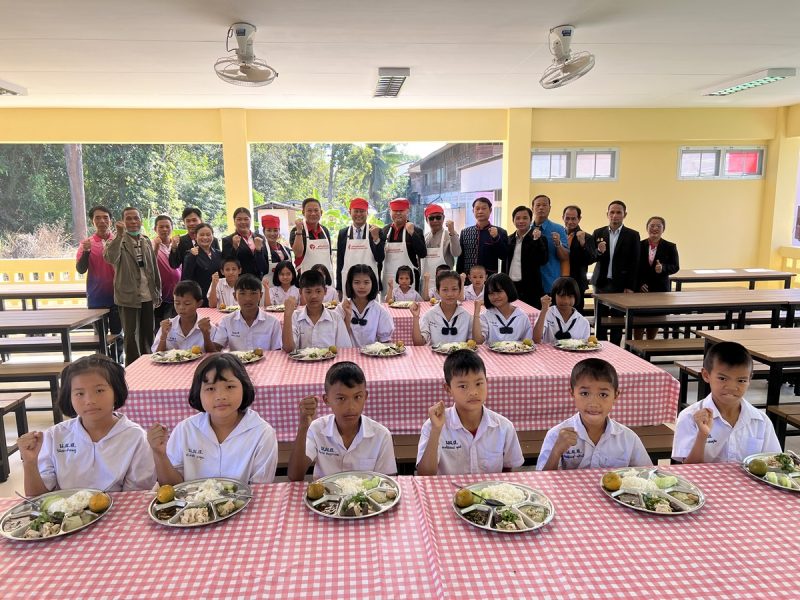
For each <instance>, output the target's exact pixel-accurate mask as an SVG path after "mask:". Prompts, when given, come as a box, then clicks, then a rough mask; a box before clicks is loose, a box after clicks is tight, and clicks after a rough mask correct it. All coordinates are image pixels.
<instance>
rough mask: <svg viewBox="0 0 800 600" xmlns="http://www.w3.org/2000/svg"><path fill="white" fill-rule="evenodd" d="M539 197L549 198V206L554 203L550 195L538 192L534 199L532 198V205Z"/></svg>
mask: <svg viewBox="0 0 800 600" xmlns="http://www.w3.org/2000/svg"><path fill="white" fill-rule="evenodd" d="M539 198H544V199H546V200H547V206H550V205H551V204H552V202H551V201H550V196H548V195H546V194H536V195H535V196H534V197H533V200H531V206H533V203H534V202H536V201H537V200H538V199H539Z"/></svg>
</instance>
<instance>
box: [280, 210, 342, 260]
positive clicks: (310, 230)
mask: <svg viewBox="0 0 800 600" xmlns="http://www.w3.org/2000/svg"><path fill="white" fill-rule="evenodd" d="M303 217H304V218H303V219H298V220H297V221H295V229H294V231H293V232H292V233H291V234H290V236H289V242H290V243H291V244H292V249H293V250H294V253H295V256H297V257H300V264H298V265H297V275H298V276H300V274H301V273H303V272H304V271H310V270H311V267H313V266H314V265H324V266H325V268H326V269H328V273H331V274H335V273H336V271H334V269H333V264H332V262H331V236H330V233H328V230H327V229H326V228H325V227H324V226H322V225H321V224H320V222H319V220H320V218H321V217H322V207H321V205H320V203H319V200H317V199H316V198H306V199H305V200H303ZM298 236H302V240H298ZM296 260H297V259H295V262H296Z"/></svg>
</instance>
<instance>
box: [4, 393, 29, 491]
mask: <svg viewBox="0 0 800 600" xmlns="http://www.w3.org/2000/svg"><path fill="white" fill-rule="evenodd" d="M30 396H31V395H30V393H26V392H22V393H21V392H3V393H0V482H2V481H6V480H7V479H8V475H9V473H10V472H11V468H10V467H9V464H8V457H9V455H11V454H14V452H16V451H17V450H18V449H19V447H18V446H17V444H11V445H10V446H8V445H6V426H5V421H4V419H3V417H5V416H6V415H8V414H11V413H14V417H15V418H16V420H17V437H20V436H21V435H23V434H26V433H28V416H27V415H26V414H25V400H27V399H28V398H30Z"/></svg>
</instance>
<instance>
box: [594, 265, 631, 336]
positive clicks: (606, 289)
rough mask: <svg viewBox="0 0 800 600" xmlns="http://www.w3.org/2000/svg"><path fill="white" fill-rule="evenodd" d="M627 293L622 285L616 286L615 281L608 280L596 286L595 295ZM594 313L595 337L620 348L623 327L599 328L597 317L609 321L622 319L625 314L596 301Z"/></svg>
mask: <svg viewBox="0 0 800 600" xmlns="http://www.w3.org/2000/svg"><path fill="white" fill-rule="evenodd" d="M624 291H625V287H624V286H623V285H622V284H616V283H614V281H613V280H610V279H607V280H606V281H605V282H604V283H601V284H597V285H595V286H594V293H595V294H621V293H622V292H624ZM594 311H595V335H597V339H598V340H610V341H611V343H612V344H616V345H617V346H619V345H620V344H621V343H622V330H623V329H624V328H623V327H622V326H615V327H606V326H603V327H602V329H598V328H597V316H598V315H599V316H600V320H601V321H606V322H608V321H607V319H608V318H609V317H612V316H613V317H620V316H623V314H624V313H622V312H620V311H618V310H616V309H611V310H609V309H608V306H606V305H605V304H598V303H597V301H596V300H595V304H594Z"/></svg>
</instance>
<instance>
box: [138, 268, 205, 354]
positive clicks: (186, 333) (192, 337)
mask: <svg viewBox="0 0 800 600" xmlns="http://www.w3.org/2000/svg"><path fill="white" fill-rule="evenodd" d="M172 298H173V306H174V308H175V312H176V313H178V314H177V316H175V317H172V318H171V319H164V320H163V321H161V326H160V327H159V328H158V332H157V333H156V339H155V340H154V341H153V346H152V347H151V348H150V349H151V350H152V351H153V352H164V351H165V350H176V349H177V350H191V349H192V348H193V347H195V346H197V347H198V348H202V349H203V352H216V351H217V349H216V347H215V346H214V343H213V342H212V340H213V339H214V333H216V331H217V328H216V327H214V326H213V325H212V324H211V321H210V320H209V319H208V317H203V318H202V319H199V318H198V315H197V309H198V308H200V306H202V304H203V291H202V290H201V289H200V284H199V283H197V282H196V281H189V280H184V281H179V282H178V283H177V284H176V285H175V290H174V291H173V292H172Z"/></svg>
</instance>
